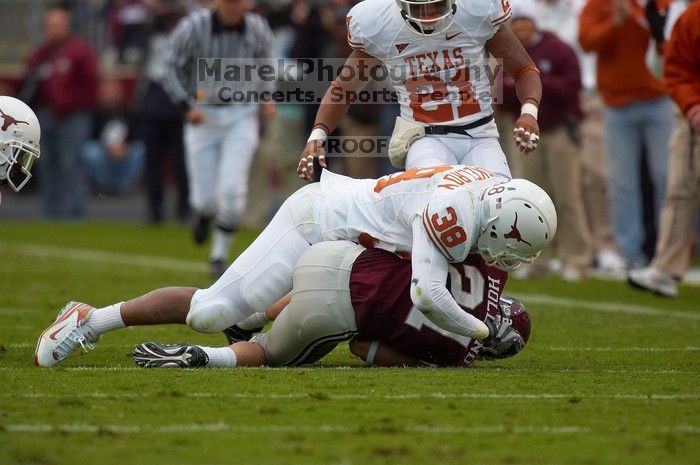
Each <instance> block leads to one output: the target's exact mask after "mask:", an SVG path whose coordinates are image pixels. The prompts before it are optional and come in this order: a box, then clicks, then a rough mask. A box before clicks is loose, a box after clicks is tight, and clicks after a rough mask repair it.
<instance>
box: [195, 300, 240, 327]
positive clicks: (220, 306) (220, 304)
mask: <svg viewBox="0 0 700 465" xmlns="http://www.w3.org/2000/svg"><path fill="white" fill-rule="evenodd" d="M235 323H236V321H235V317H234V315H233V304H232V303H231V302H230V301H229V300H228V299H225V298H221V297H219V298H213V299H197V294H195V296H194V297H193V298H192V305H191V306H190V311H189V312H188V313H187V326H189V327H190V328H192V329H193V330H195V331H198V332H200V333H207V334H211V333H218V332H221V331H223V330H224V329H226V328H228V327H229V326H231V325H233V324H235Z"/></svg>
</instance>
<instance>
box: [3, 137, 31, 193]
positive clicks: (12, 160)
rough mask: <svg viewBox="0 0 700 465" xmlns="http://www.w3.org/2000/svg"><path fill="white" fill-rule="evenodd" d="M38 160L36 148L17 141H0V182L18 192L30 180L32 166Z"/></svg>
mask: <svg viewBox="0 0 700 465" xmlns="http://www.w3.org/2000/svg"><path fill="white" fill-rule="evenodd" d="M38 158H39V149H38V148H36V147H32V146H30V145H29V144H26V143H24V142H20V141H17V140H14V141H9V142H3V141H0V180H2V181H3V182H6V183H7V184H8V185H9V186H10V187H11V188H12V190H14V191H15V192H19V191H20V190H21V189H22V188H23V187H24V186H25V185H27V183H28V182H29V179H31V177H32V172H31V170H32V166H33V165H34V162H35V161H36V160H37V159H38ZM3 178H4V179H3Z"/></svg>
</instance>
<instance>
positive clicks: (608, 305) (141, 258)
mask: <svg viewBox="0 0 700 465" xmlns="http://www.w3.org/2000/svg"><path fill="white" fill-rule="evenodd" d="M3 252H7V253H15V254H19V255H24V256H29V257H37V258H59V259H62V260H73V261H79V262H88V263H92V264H96V263H102V264H107V265H115V266H127V267H138V268H149V269H160V270H169V271H181V272H196V273H201V272H206V270H207V268H206V264H204V263H203V262H201V261H196V260H184V259H177V258H169V257H157V256H149V255H138V254H128V253H114V252H104V251H98V250H89V249H76V248H70V247H54V246H45V245H37V244H22V243H10V242H4V241H0V253H3ZM515 297H517V298H519V299H522V300H523V301H525V303H527V304H532V305H542V306H550V307H552V306H553V307H558V308H560V309H565V308H568V307H579V308H584V309H586V310H589V311H595V312H600V313H612V314H616V315H621V314H627V315H645V316H654V317H663V318H676V319H682V320H694V321H699V320H700V305H699V306H698V308H697V309H691V310H698V311H697V312H684V311H676V310H663V309H658V308H654V307H647V306H643V305H635V304H627V303H621V302H620V303H617V302H595V301H589V300H577V299H569V298H564V297H554V296H550V295H546V294H524V293H521V294H516V295H515ZM0 311H2V309H0ZM5 311H7V310H5Z"/></svg>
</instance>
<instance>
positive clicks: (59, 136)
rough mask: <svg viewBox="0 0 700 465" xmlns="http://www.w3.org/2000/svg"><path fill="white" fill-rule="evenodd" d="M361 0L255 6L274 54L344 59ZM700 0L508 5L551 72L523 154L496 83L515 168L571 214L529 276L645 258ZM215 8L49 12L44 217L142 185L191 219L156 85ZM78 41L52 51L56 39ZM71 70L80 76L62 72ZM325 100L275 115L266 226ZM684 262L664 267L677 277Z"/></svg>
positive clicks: (35, 100)
mask: <svg viewBox="0 0 700 465" xmlns="http://www.w3.org/2000/svg"><path fill="white" fill-rule="evenodd" d="M354 3H356V2H354V1H352V0H263V1H258V2H256V4H255V9H256V10H257V11H258V12H259V13H262V14H263V15H264V16H265V17H266V18H267V20H268V22H269V24H270V26H271V28H272V31H273V33H274V51H275V54H276V56H277V57H291V58H295V57H303V58H315V57H345V56H347V55H349V53H350V51H351V49H350V47H349V45H348V44H347V42H346V29H345V27H346V26H345V24H346V23H345V18H346V15H347V13H348V11H349V10H350V8H351V7H352V5H353V4H354ZM689 3H690V2H686V1H683V0H674V1H670V0H649V1H648V2H639V1H631V0H588V1H586V0H511V5H512V8H513V18H512V20H511V22H510V24H508V25H507V26H506V27H511V28H512V29H513V32H514V33H515V34H516V36H517V37H518V39H519V40H520V41H521V42H522V43H523V45H524V46H525V47H526V49H527V50H528V52H529V53H530V54H531V56H532V57H533V59H534V61H535V63H536V64H537V66H538V68H539V69H540V71H541V75H542V82H543V87H544V97H543V101H542V106H541V109H540V126H541V129H542V145H541V146H540V148H539V149H538V151H537V153H535V154H534V155H531V156H529V157H527V158H524V157H522V156H521V155H520V154H518V152H517V150H515V149H514V147H513V143H512V140H511V134H512V128H513V121H514V119H515V117H517V116H518V115H519V114H520V104H519V102H518V100H517V98H516V96H515V91H514V86H513V82H512V79H510V78H508V77H506V78H504V79H503V80H502V83H501V81H499V82H498V83H497V85H501V84H502V87H503V98H502V102H501V103H500V104H498V105H496V108H495V111H496V115H497V120H498V123H499V127H500V132H501V138H502V144H503V146H504V149H505V150H506V153H507V154H509V155H510V157H509V158H510V160H509V162H510V164H511V167H512V169H513V173H514V175H515V176H518V177H525V178H528V179H531V180H533V181H535V182H537V183H538V184H540V185H541V186H543V187H544V188H545V189H546V190H547V191H548V192H549V193H550V194H551V196H552V197H553V198H554V199H555V203H556V205H557V208H558V212H559V216H560V234H559V239H558V241H557V243H556V246H555V247H553V248H552V249H551V251H550V252H549V255H548V256H547V257H543V258H542V259H540V260H539V261H538V262H537V263H535V264H534V265H533V266H531V267H529V268H527V269H524V270H522V271H521V277H537V276H541V275H544V274H546V273H547V272H549V270H550V268H551V267H550V263H560V264H561V273H562V276H563V277H564V278H565V279H569V280H578V279H580V278H582V277H583V273H584V271H585V270H586V269H587V268H588V267H590V266H597V267H599V268H601V269H604V270H606V271H610V272H621V271H623V270H625V269H633V268H642V267H644V266H646V265H648V264H649V262H650V260H651V259H652V257H653V255H654V250H655V240H656V239H655V238H656V234H657V232H656V230H657V228H658V225H660V224H662V214H661V212H662V209H663V208H664V201H665V198H666V193H667V174H668V170H669V168H668V167H669V153H670V152H669V150H670V149H669V147H671V143H670V142H671V137H672V132H673V131H674V127H675V128H676V129H677V128H678V127H681V126H683V125H685V126H687V125H688V121H686V116H687V115H686V114H685V112H686V110H687V109H683V111H679V109H678V105H679V103H678V101H677V99H675V98H674V99H671V98H670V96H669V91H668V89H667V88H666V87H665V85H664V83H663V69H664V67H663V53H664V48H665V47H666V45H667V41H668V39H669V37H670V32H671V27H672V25H673V23H674V22H675V21H676V19H677V18H678V17H679V16H680V14H681V13H682V12H683V11H684V10H685V8H687V6H688V4H689ZM206 4H207V2H206V1H197V0H100V1H95V0H91V1H73V2H65V3H64V4H62V6H61V8H55V7H53V8H52V7H47V9H46V11H45V16H44V38H43V41H42V42H41V43H39V44H37V45H36V48H35V49H34V50H33V51H32V52H31V54H30V55H29V56H28V57H27V59H26V62H25V73H24V76H23V79H22V83H21V85H20V86H19V88H18V90H17V94H18V96H19V97H20V98H22V99H23V100H25V101H28V102H31V104H32V106H33V108H34V109H35V110H36V111H37V114H38V115H39V118H40V121H41V125H42V130H43V136H44V137H43V138H42V153H43V155H42V159H41V162H40V163H39V165H38V171H39V173H38V178H39V182H38V184H39V188H40V192H41V196H42V199H43V205H44V215H45V216H46V217H47V218H57V219H59V218H60V219H65V218H82V217H83V215H84V211H85V210H84V206H85V199H86V198H87V196H88V195H90V193H92V194H95V193H99V194H101V195H121V194H124V193H129V192H134V191H143V192H145V194H146V198H147V202H148V206H149V212H150V216H149V218H148V219H149V221H152V222H161V221H164V220H165V219H167V218H169V217H171V216H174V217H175V218H177V219H180V220H183V221H184V220H186V219H187V218H188V215H189V208H188V186H187V175H186V170H185V163H184V155H183V147H182V138H183V134H182V118H183V115H182V112H181V111H179V109H178V108H177V106H176V105H174V104H173V103H172V102H171V101H170V99H169V98H168V95H167V94H166V92H164V90H163V88H162V86H161V84H160V83H161V80H162V78H163V76H164V69H163V67H164V58H163V57H164V56H165V55H166V53H165V52H166V50H167V47H168V35H169V33H170V32H171V31H172V30H173V28H175V27H176V25H177V24H178V21H179V20H180V18H182V17H183V15H185V14H187V13H188V12H190V11H192V10H194V9H196V8H201V7H203V6H206ZM87 21H90V22H94V21H99V22H100V24H102V25H103V26H104V29H103V30H104V34H105V35H106V38H107V39H106V46H105V47H101V48H100V49H95V48H94V47H93V46H92V45H91V44H90V43H88V42H87V41H84V40H82V39H81V38H80V35H79V30H80V27H79V26H80V25H81V24H85V22H87ZM66 42H68V43H69V45H68V46H63V47H61V49H60V53H55V52H54V50H55V49H54V47H53V46H52V45H53V44H55V43H66ZM696 54H697V51H696ZM62 68H66V69H70V72H57V71H60V70H61V69H62ZM63 71H65V69H64V70H63ZM674 97H675V96H674ZM674 100H675V101H674ZM316 110H317V107H316V106H314V105H291V104H290V105H278V108H277V113H276V116H275V118H273V119H269V120H265V121H264V122H263V124H262V126H261V128H262V129H261V134H262V139H261V140H262V143H261V147H260V149H259V151H258V154H257V157H256V160H255V162H254V165H253V168H252V173H251V183H250V193H249V199H250V200H249V203H250V206H249V208H248V210H247V211H248V214H247V218H246V223H247V224H250V225H255V224H257V225H260V224H264V222H265V221H266V219H267V218H269V216H270V214H271V213H273V212H274V211H275V210H276V208H277V206H279V204H280V203H281V202H282V201H283V200H284V199H285V198H286V197H287V196H288V195H289V193H291V192H293V191H294V190H295V189H296V188H298V187H299V186H300V185H301V184H300V181H299V179H298V178H297V177H296V173H295V166H296V163H297V159H298V155H299V153H300V152H301V151H302V149H303V147H304V144H305V141H306V137H307V136H308V134H309V131H310V130H311V127H312V126H313V119H314V116H315V114H316ZM397 114H398V108H397V107H396V106H395V105H390V104H384V105H354V106H352V107H351V110H350V112H349V114H348V116H347V117H346V119H345V120H344V122H343V124H342V125H341V128H340V130H339V132H340V133H341V134H338V135H343V136H346V137H373V136H379V135H383V136H388V135H390V134H391V130H392V128H393V124H394V120H395V117H396V115H397ZM691 124H693V121H691ZM695 124H696V125H697V121H695ZM694 129H695V131H698V129H699V128H698V127H697V126H694ZM679 150H680V149H679ZM351 155H352V154H348V156H347V157H343V158H335V159H332V160H331V169H333V170H336V171H339V172H343V173H345V174H348V175H350V176H353V177H360V178H361V177H377V176H380V175H383V174H386V173H387V172H389V171H390V170H392V168H391V167H390V165H389V164H388V162H387V161H386V160H385V159H384V158H367V157H352V156H351ZM167 185H172V186H174V187H175V192H176V193H177V194H176V197H177V199H178V200H177V205H176V208H175V211H174V212H165V211H164V208H163V198H164V194H163V192H164V189H165V188H166V186H167ZM694 208H695V209H697V205H695V207H694ZM690 211H691V212H693V209H692V207H691V210H690ZM693 214H694V212H693ZM665 221H671V222H673V221H674V219H672V218H670V219H669V218H667V219H666V220H665ZM687 242H688V244H687V246H685V245H684V247H683V250H681V251H680V252H677V253H681V254H685V255H686V256H688V257H689V256H690V247H691V245H690V242H691V238H687ZM555 257H556V258H557V259H558V261H557V260H552V259H554V258H555ZM684 260H685V259H684ZM676 262H677V260H676ZM685 266H686V267H687V262H686V265H685ZM682 271H683V267H682V266H681V267H676V268H674V269H673V270H672V271H671V272H669V273H668V274H669V275H672V276H671V277H672V278H678V277H679V276H678V274H679V272H680V273H681V274H682Z"/></svg>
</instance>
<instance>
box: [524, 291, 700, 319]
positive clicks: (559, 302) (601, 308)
mask: <svg viewBox="0 0 700 465" xmlns="http://www.w3.org/2000/svg"><path fill="white" fill-rule="evenodd" d="M514 297H516V298H517V299H518V300H522V301H523V303H525V304H526V305H528V306H529V305H543V306H548V307H557V308H558V309H559V310H569V308H567V307H578V308H585V309H586V310H592V311H595V312H600V313H612V314H615V315H622V314H627V315H644V316H654V317H663V318H678V319H682V320H700V307H699V308H694V309H691V310H693V311H688V312H681V311H677V310H665V309H659V308H654V307H645V306H643V305H635V304H626V303H621V302H595V301H592V300H576V299H567V298H563V297H554V296H550V295H546V294H521V293H517V294H514Z"/></svg>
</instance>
